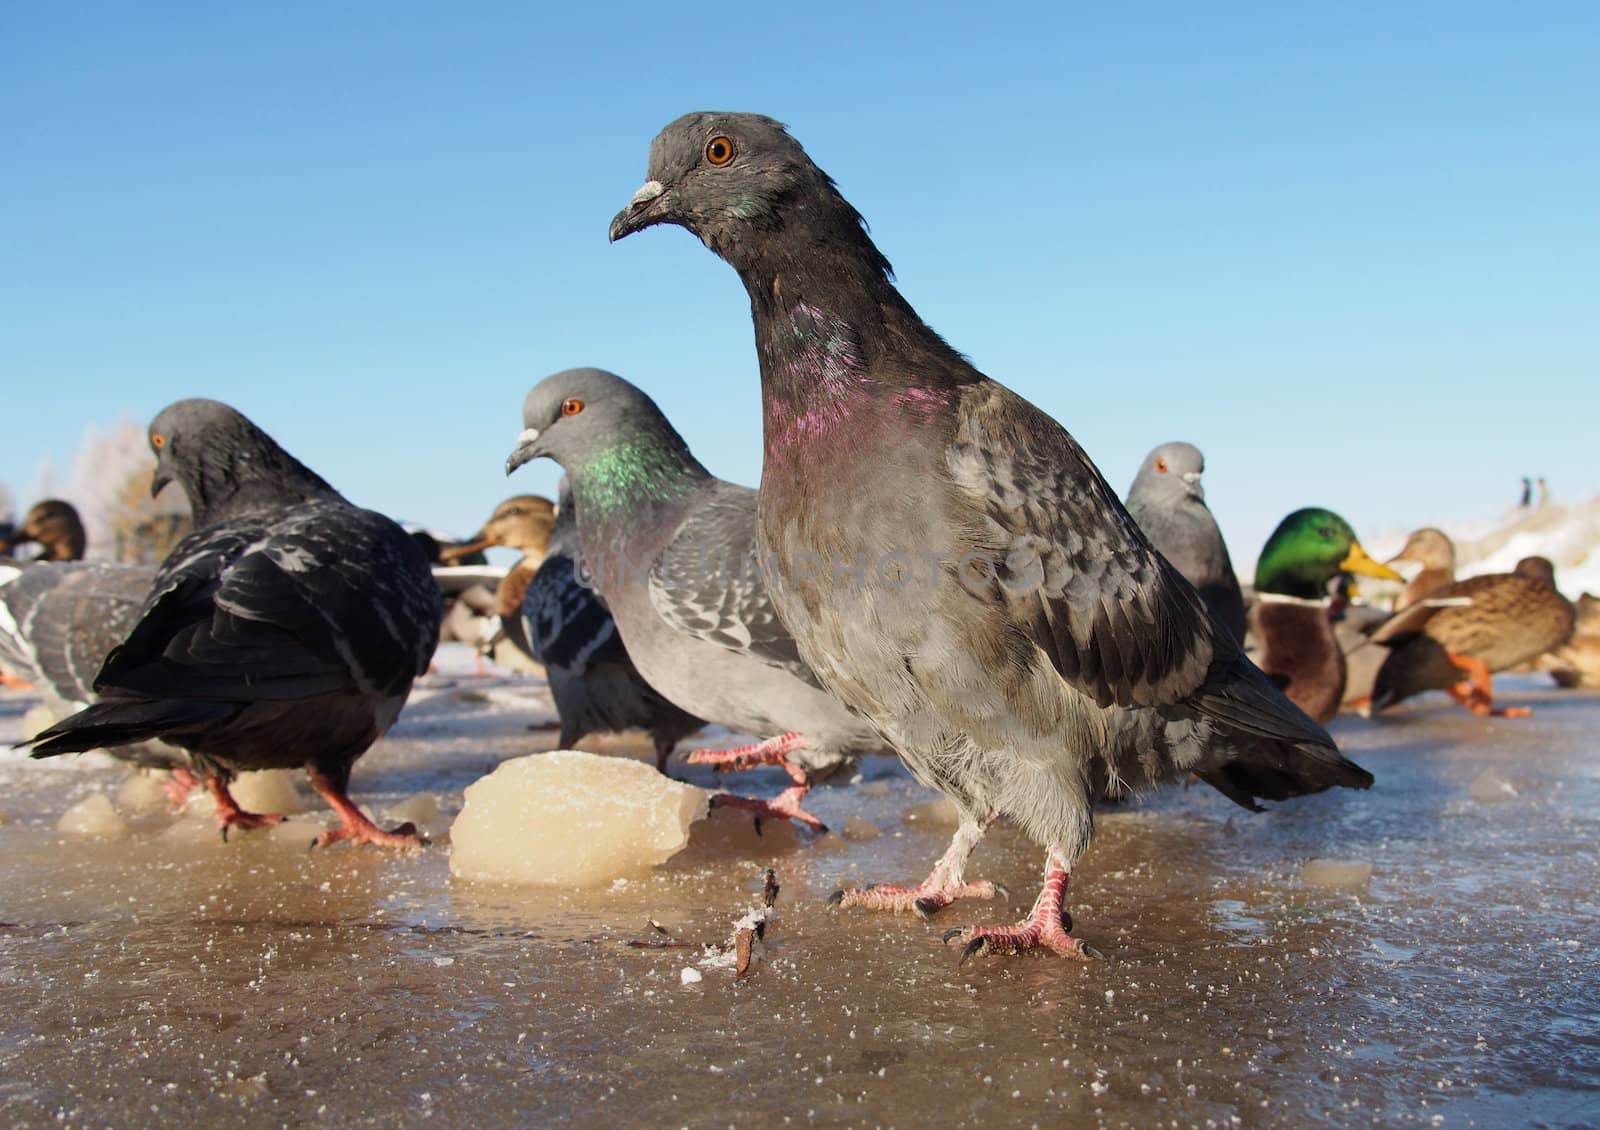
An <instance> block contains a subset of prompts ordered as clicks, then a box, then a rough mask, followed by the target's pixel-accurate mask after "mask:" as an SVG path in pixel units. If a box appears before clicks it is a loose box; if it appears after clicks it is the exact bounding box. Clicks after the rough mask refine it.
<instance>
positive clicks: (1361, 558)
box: [1339, 541, 1405, 581]
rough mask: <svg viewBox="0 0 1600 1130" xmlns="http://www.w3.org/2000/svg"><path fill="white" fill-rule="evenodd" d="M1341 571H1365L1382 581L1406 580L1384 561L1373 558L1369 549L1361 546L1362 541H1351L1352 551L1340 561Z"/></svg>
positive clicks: (1366, 573) (1367, 574)
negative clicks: (1368, 551)
mask: <svg viewBox="0 0 1600 1130" xmlns="http://www.w3.org/2000/svg"><path fill="white" fill-rule="evenodd" d="M1339 571H1340V572H1341V573H1364V574H1365V575H1366V576H1369V577H1377V578H1378V579H1379V580H1381V581H1404V580H1405V578H1404V577H1402V576H1401V575H1400V574H1399V573H1396V572H1395V571H1394V570H1393V569H1391V568H1389V566H1387V565H1385V564H1383V562H1381V561H1375V560H1373V558H1372V557H1371V556H1370V555H1369V554H1368V553H1367V551H1366V550H1364V549H1362V548H1361V543H1360V542H1358V541H1353V542H1351V543H1350V552H1349V554H1347V555H1346V556H1345V559H1344V560H1343V561H1341V562H1339Z"/></svg>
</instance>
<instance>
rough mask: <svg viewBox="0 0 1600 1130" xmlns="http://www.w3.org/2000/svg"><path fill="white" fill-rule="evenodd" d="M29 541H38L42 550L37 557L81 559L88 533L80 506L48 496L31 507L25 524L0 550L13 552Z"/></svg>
mask: <svg viewBox="0 0 1600 1130" xmlns="http://www.w3.org/2000/svg"><path fill="white" fill-rule="evenodd" d="M28 542H35V543H37V544H38V546H39V548H40V550H41V552H40V554H39V556H38V557H36V558H35V559H34V560H36V561H81V560H83V553H84V549H85V548H86V546H87V543H88V535H87V534H85V532H84V529H83V519H82V518H81V517H79V516H78V510H77V507H75V506H73V505H72V503H70V502H64V501H63V500H61V499H59V498H47V499H45V500H44V501H42V502H37V503H35V504H34V505H33V506H32V507H31V508H30V509H29V510H28V513H27V516H26V517H24V518H23V519H22V525H20V526H18V527H16V528H15V529H13V530H12V531H11V532H10V533H9V534H8V535H7V536H6V538H5V540H4V542H3V543H0V553H11V552H13V551H14V550H15V549H16V547H17V546H19V545H26V544H27V543H28Z"/></svg>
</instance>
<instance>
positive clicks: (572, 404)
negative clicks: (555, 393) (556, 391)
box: [561, 396, 583, 416]
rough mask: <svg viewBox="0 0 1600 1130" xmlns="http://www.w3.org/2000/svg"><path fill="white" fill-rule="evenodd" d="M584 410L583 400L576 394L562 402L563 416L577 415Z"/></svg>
mask: <svg viewBox="0 0 1600 1130" xmlns="http://www.w3.org/2000/svg"><path fill="white" fill-rule="evenodd" d="M582 411H583V401H581V400H579V399H578V398H577V397H576V396H569V397H567V399H565V400H563V401H562V402H561V414H562V415H563V416H576V415H577V414H578V413H579V412H582Z"/></svg>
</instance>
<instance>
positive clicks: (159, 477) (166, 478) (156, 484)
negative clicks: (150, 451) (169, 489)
mask: <svg viewBox="0 0 1600 1130" xmlns="http://www.w3.org/2000/svg"><path fill="white" fill-rule="evenodd" d="M171 481H172V476H171V475H169V474H167V471H166V468H164V467H157V468H156V473H155V474H154V475H152V476H150V497H151V498H154V497H155V496H156V495H158V494H160V493H161V492H162V490H163V489H165V487H166V485H167V484H168V483H170V482H171Z"/></svg>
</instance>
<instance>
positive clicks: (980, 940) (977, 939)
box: [944, 865, 1104, 962]
mask: <svg viewBox="0 0 1600 1130" xmlns="http://www.w3.org/2000/svg"><path fill="white" fill-rule="evenodd" d="M1066 890H1067V869H1066V868H1065V867H1060V866H1055V865H1052V866H1051V868H1050V871H1049V873H1048V874H1046V875H1045V879H1044V890H1042V891H1040V892H1039V898H1038V901H1036V902H1035V903H1034V904H1033V911H1032V912H1031V913H1030V914H1029V915H1028V917H1027V920H1026V921H1023V922H1019V923H1018V924H1017V925H1015V926H958V927H956V928H955V929H954V930H950V931H948V932H946V934H945V936H944V940H945V943H946V944H949V943H950V942H952V941H955V940H957V939H960V940H963V941H965V942H966V943H967V944H966V947H965V948H964V949H963V950H962V951H961V960H962V962H965V961H966V960H967V958H969V957H971V956H972V955H973V954H977V953H992V954H1018V953H1026V952H1027V951H1028V950H1032V949H1048V950H1051V951H1052V952H1054V953H1056V954H1057V955H1059V956H1061V957H1075V958H1077V959H1078V960H1080V961H1092V960H1095V959H1097V958H1103V957H1104V955H1103V954H1101V953H1100V951H1099V950H1097V949H1095V948H1094V947H1093V946H1091V945H1088V944H1086V943H1085V942H1082V941H1080V940H1079V939H1077V938H1074V937H1073V936H1072V935H1071V934H1069V933H1067V931H1068V930H1070V929H1072V918H1071V916H1070V915H1068V914H1067V912H1066V911H1065V910H1064V909H1063V908H1062V905H1061V900H1062V896H1063V895H1065V894H1066Z"/></svg>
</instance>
